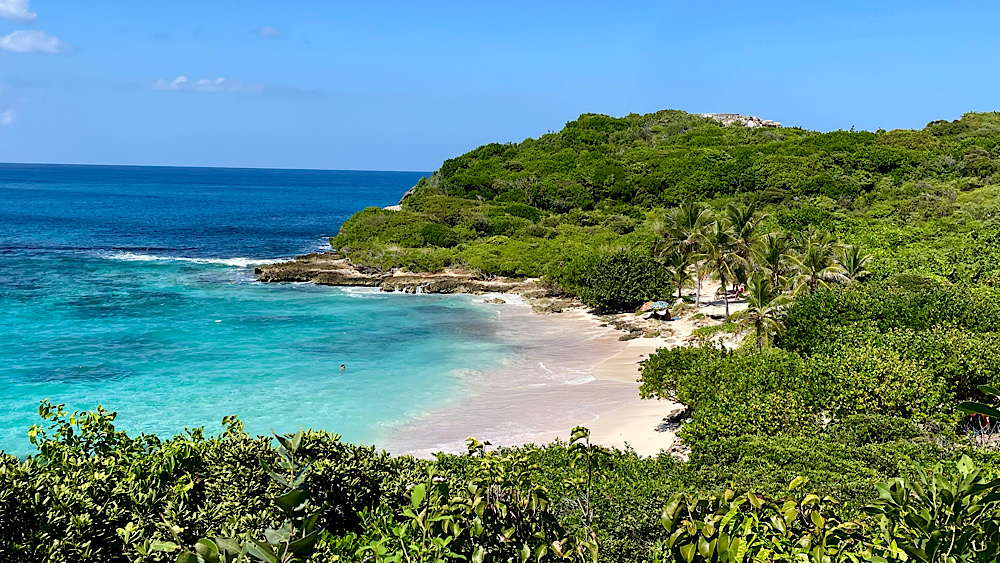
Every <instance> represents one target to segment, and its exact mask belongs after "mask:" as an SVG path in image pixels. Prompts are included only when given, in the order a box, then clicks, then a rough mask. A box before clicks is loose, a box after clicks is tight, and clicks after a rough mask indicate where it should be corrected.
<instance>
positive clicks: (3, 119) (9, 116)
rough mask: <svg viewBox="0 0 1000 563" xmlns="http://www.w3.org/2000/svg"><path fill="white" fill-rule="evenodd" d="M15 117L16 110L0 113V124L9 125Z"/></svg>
mask: <svg viewBox="0 0 1000 563" xmlns="http://www.w3.org/2000/svg"><path fill="white" fill-rule="evenodd" d="M15 119H17V112H16V111H14V110H12V109H9V110H7V111H5V112H3V113H0V125H10V124H11V123H14V120H15Z"/></svg>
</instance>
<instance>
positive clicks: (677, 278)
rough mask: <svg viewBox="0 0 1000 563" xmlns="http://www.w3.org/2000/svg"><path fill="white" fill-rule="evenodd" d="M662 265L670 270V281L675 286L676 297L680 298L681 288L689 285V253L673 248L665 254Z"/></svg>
mask: <svg viewBox="0 0 1000 563" xmlns="http://www.w3.org/2000/svg"><path fill="white" fill-rule="evenodd" d="M663 265H664V266H666V268H667V271H669V272H670V283H671V284H672V285H674V286H675V287H676V288H677V299H681V290H682V289H683V288H685V287H691V282H692V280H691V260H690V255H685V254H682V253H681V252H680V251H677V250H675V251H673V252H671V253H670V254H668V255H667V256H666V258H665V260H664V264H663Z"/></svg>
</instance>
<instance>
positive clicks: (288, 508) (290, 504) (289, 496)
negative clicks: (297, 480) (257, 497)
mask: <svg viewBox="0 0 1000 563" xmlns="http://www.w3.org/2000/svg"><path fill="white" fill-rule="evenodd" d="M308 498H309V493H307V492H305V491H303V490H302V489H292V490H290V491H288V492H287V493H285V494H283V495H281V496H279V497H275V499H274V503H275V504H277V505H278V506H279V507H281V509H282V510H284V511H285V512H287V513H289V514H290V513H292V512H294V511H295V509H297V508H299V507H300V506H302V504H303V503H304V502H305V501H306V499H308Z"/></svg>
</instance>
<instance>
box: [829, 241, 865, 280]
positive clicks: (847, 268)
mask: <svg viewBox="0 0 1000 563" xmlns="http://www.w3.org/2000/svg"><path fill="white" fill-rule="evenodd" d="M871 259H872V255H871V254H865V255H862V254H861V249H859V248H858V247H856V246H854V245H853V244H848V245H845V246H843V247H842V248H841V249H840V256H839V257H837V263H839V264H840V267H841V268H843V269H844V275H845V276H847V279H848V280H849V281H850V282H851V283H856V282H860V281H861V280H863V279H865V278H866V277H868V275H869V274H871V272H869V271H868V270H867V267H868V262H871Z"/></svg>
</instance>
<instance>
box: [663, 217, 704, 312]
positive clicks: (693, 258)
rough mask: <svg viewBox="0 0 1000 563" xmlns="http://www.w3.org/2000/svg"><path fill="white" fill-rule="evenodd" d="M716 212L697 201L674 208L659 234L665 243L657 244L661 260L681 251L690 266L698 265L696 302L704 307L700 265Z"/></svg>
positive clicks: (696, 269)
mask: <svg viewBox="0 0 1000 563" xmlns="http://www.w3.org/2000/svg"><path fill="white" fill-rule="evenodd" d="M712 219H713V217H712V211H711V210H710V209H708V208H707V207H706V206H705V205H703V204H701V203H697V202H694V201H685V202H683V203H681V204H680V205H679V206H678V207H676V208H674V209H672V210H671V211H670V213H669V214H668V215H667V221H666V224H664V225H659V226H658V228H657V229H656V233H657V234H658V235H660V237H661V239H662V240H661V241H660V242H659V243H657V245H656V247H655V248H654V252H655V253H656V255H657V256H660V257H661V259H662V258H663V257H665V256H668V255H669V254H670V253H671V252H674V251H677V252H680V253H681V254H682V255H684V256H686V257H687V258H688V260H689V262H690V263H692V264H695V272H696V273H697V274H698V294H697V296H696V297H695V302H696V303H697V304H698V305H701V282H702V276H701V271H702V269H701V268H699V267H698V262H699V261H700V260H702V259H703V258H704V256H703V249H704V246H705V229H706V228H707V227H708V225H709V224H711V222H712Z"/></svg>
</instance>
